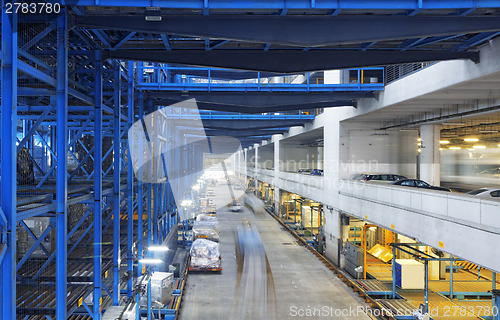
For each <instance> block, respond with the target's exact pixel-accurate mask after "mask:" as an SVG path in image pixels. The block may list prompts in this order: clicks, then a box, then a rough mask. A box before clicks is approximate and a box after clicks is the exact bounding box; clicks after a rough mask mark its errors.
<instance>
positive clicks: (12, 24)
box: [0, 0, 18, 320]
mask: <svg viewBox="0 0 500 320" xmlns="http://www.w3.org/2000/svg"><path fill="white" fill-rule="evenodd" d="M7 3H8V2H7V1H4V0H2V26H1V28H2V61H1V64H2V65H1V86H2V87H1V97H2V101H1V103H2V105H1V106H2V109H1V111H2V113H1V114H2V116H1V119H0V121H1V126H0V127H1V130H2V140H1V153H0V162H1V163H2V165H1V166H0V170H1V177H2V179H1V181H0V191H1V192H0V193H1V194H0V207H1V208H2V210H3V212H4V214H5V218H7V228H6V230H5V231H6V233H3V234H2V243H3V244H5V245H6V249H4V250H5V253H4V254H3V256H4V258H3V259H2V261H1V266H0V280H1V281H0V293H1V296H0V314H1V315H2V319H4V320H15V319H16V225H17V217H16V190H17V188H16V175H17V169H16V167H17V165H16V133H17V110H16V108H17V63H18V59H17V14H15V13H7V8H6V4H7Z"/></svg>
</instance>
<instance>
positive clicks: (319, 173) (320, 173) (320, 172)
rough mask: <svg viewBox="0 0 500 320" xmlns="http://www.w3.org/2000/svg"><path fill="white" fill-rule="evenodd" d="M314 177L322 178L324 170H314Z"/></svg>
mask: <svg viewBox="0 0 500 320" xmlns="http://www.w3.org/2000/svg"><path fill="white" fill-rule="evenodd" d="M311 175H312V176H322V175H323V170H321V169H314V170H313V172H311Z"/></svg>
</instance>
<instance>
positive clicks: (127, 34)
mask: <svg viewBox="0 0 500 320" xmlns="http://www.w3.org/2000/svg"><path fill="white" fill-rule="evenodd" d="M134 35H135V32H128V33H126V34H125V35H124V36H123V37H121V38H120V39H119V40H118V41H117V42H116V43H115V44H114V45H113V49H118V48H119V47H121V46H122V45H123V44H124V43H125V42H127V41H128V40H129V39H130V38H132V37H133V36H134Z"/></svg>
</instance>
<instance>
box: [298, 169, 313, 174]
mask: <svg viewBox="0 0 500 320" xmlns="http://www.w3.org/2000/svg"><path fill="white" fill-rule="evenodd" d="M297 172H298V173H305V174H310V173H311V172H313V169H299V171H297Z"/></svg>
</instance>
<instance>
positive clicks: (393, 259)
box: [392, 245, 396, 299]
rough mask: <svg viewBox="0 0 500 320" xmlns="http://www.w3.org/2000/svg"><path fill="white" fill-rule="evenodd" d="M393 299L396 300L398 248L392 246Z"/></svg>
mask: <svg viewBox="0 0 500 320" xmlns="http://www.w3.org/2000/svg"><path fill="white" fill-rule="evenodd" d="M392 298H393V299H396V246H394V245H393V246H392Z"/></svg>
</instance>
